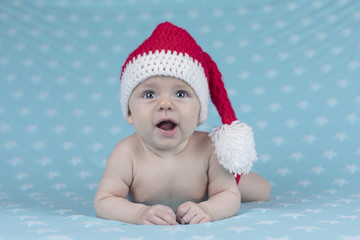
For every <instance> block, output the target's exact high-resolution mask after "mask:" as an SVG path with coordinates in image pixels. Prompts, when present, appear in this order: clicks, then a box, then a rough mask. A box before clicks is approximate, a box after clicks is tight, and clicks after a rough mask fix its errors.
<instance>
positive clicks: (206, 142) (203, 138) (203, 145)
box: [193, 131, 214, 154]
mask: <svg viewBox="0 0 360 240" xmlns="http://www.w3.org/2000/svg"><path fill="white" fill-rule="evenodd" d="M193 144H194V146H195V147H196V148H197V149H201V150H206V151H208V152H209V153H210V154H212V153H213V152H214V148H213V144H212V141H211V139H210V137H209V133H207V132H198V131H196V132H194V134H193Z"/></svg>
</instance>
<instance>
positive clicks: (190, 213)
mask: <svg viewBox="0 0 360 240" xmlns="http://www.w3.org/2000/svg"><path fill="white" fill-rule="evenodd" d="M196 215H197V211H196V210H195V209H193V208H190V210H189V211H188V212H187V213H186V214H185V215H184V216H183V217H182V221H183V222H184V223H185V224H190V223H191V221H192V220H193V218H194V217H195V216H196Z"/></svg>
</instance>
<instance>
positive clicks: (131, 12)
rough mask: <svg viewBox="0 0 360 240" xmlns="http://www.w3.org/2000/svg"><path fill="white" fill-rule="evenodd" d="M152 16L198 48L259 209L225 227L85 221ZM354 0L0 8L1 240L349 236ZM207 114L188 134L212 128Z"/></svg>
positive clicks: (359, 209) (357, 55) (357, 172)
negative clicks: (242, 139) (249, 146)
mask: <svg viewBox="0 0 360 240" xmlns="http://www.w3.org/2000/svg"><path fill="white" fill-rule="evenodd" d="M163 21H171V22H173V23H174V24H176V25H179V26H182V27H184V28H186V29H187V30H188V31H189V32H190V33H191V34H192V35H193V36H194V38H195V39H196V40H197V41H198V43H199V45H201V46H202V48H203V49H204V50H205V51H207V52H209V54H210V55H211V56H212V57H213V59H214V60H215V61H216V62H217V64H218V66H219V68H220V70H221V72H222V73H223V77H224V82H225V85H226V87H227V89H228V93H229V96H230V98H231V101H232V103H233V106H234V108H235V111H236V113H237V116H238V118H239V120H240V121H244V122H246V123H248V124H249V125H251V126H253V129H254V132H255V139H256V143H257V151H258V155H259V159H258V161H257V162H256V163H255V165H254V171H256V172H257V173H259V174H260V175H262V176H264V177H265V178H267V179H268V180H269V181H270V182H271V184H272V187H273V192H272V197H271V200H270V201H269V202H258V203H246V204H242V206H241V210H240V211H239V213H238V214H237V215H236V216H234V217H232V218H229V219H225V220H221V221H217V222H213V223H209V224H199V225H191V226H190V225H181V226H176V227H172V226H170V227H166V226H136V225H131V224H125V223H121V222H116V221H107V220H103V219H99V218H97V217H96V216H95V213H94V210H93V197H94V195H95V192H96V189H97V184H98V182H99V180H100V177H101V175H102V172H103V169H104V165H105V162H106V159H107V157H108V155H109V154H110V152H111V150H112V148H113V147H114V146H115V144H116V143H117V142H118V141H119V140H120V139H122V138H124V137H125V136H128V135H130V134H132V133H133V131H134V130H133V129H132V127H131V126H130V125H128V124H127V123H126V121H125V120H124V119H123V118H122V116H121V109H120V103H119V88H120V87H119V86H120V82H119V75H120V71H121V65H122V63H123V62H124V61H125V58H126V57H127V56H128V54H129V53H130V51H132V50H133V49H134V48H136V47H137V46H138V45H139V44H140V43H141V42H142V41H143V40H144V39H145V38H146V37H148V36H149V34H150V33H151V32H152V30H153V29H154V28H155V26H156V25H157V24H158V23H160V22H163ZM359 26H360V1H356V0H337V1H331V0H304V1H286V0H279V1H271V0H265V1H251V0H245V1H230V0H225V1H210V0H209V1H189V0H182V1H163V0H158V1H145V0H144V1H141V0H138V1H112V0H107V1H93V0H82V1H67V0H59V1H42V0H38V1H30V0H9V1H2V2H1V3H0V30H1V31H0V222H1V224H0V239H1V240H2V239H49V240H72V239H121V240H128V239H137V240H140V239H141V240H144V239H195V240H199V239H207V240H213V239H265V240H271V239H282V240H287V239H340V240H348V239H351V240H354V239H360V187H359V184H360V78H359V76H360V31H359ZM220 124H221V123H220V119H219V117H218V114H217V112H216V110H215V108H214V107H213V106H210V111H209V117H208V120H207V122H206V123H205V124H204V125H202V126H200V127H199V130H202V131H209V130H211V129H212V128H213V127H214V126H216V125H220Z"/></svg>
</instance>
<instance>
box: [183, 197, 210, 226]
mask: <svg viewBox="0 0 360 240" xmlns="http://www.w3.org/2000/svg"><path fill="white" fill-rule="evenodd" d="M176 219H177V221H178V222H179V223H181V224H194V223H205V222H211V216H210V212H209V210H208V209H206V208H205V207H202V206H201V205H200V204H196V203H193V202H185V203H183V204H181V205H180V206H179V207H178V211H177V213H176Z"/></svg>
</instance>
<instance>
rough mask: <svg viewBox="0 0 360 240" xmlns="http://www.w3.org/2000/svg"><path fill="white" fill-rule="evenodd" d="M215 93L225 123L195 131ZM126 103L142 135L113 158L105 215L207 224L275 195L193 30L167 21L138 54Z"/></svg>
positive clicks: (100, 202) (100, 194) (126, 72)
mask: <svg viewBox="0 0 360 240" xmlns="http://www.w3.org/2000/svg"><path fill="white" fill-rule="evenodd" d="M209 95H210V96H211V99H212V102H213V103H214V105H215V106H216V108H217V110H218V112H219V114H220V116H221V119H222V122H223V126H222V127H218V128H215V129H214V130H213V131H212V132H211V133H210V134H209V133H205V132H198V131H195V129H196V127H197V126H198V125H200V124H202V123H203V122H204V121H205V120H206V117H207V111H208V104H209ZM121 106H122V111H123V115H124V117H125V118H126V119H127V122H128V123H129V124H132V125H133V127H134V128H135V131H136V133H135V134H133V135H131V136H129V137H127V138H125V139H123V140H122V141H120V142H119V143H118V144H117V145H116V147H115V148H114V150H113V152H112V153H111V155H110V157H109V159H108V161H107V163H106V167H105V170H104V174H103V177H102V179H101V181H100V183H99V187H98V191H97V193H96V196H95V200H94V206H95V211H96V214H97V216H99V217H102V218H105V219H112V220H119V221H123V222H128V223H135V224H155V225H176V224H179V223H180V224H193V223H204V222H210V221H216V220H219V219H224V218H228V217H231V216H234V215H235V214H237V213H238V211H239V208H240V203H241V201H266V200H268V199H269V197H270V191H271V188H270V184H269V183H268V182H267V181H266V180H265V179H264V178H262V177H260V176H259V175H257V174H255V173H253V172H251V171H250V169H251V167H252V162H253V161H255V160H256V157H257V156H256V151H255V143H254V138H253V132H252V130H251V128H250V127H249V126H247V125H246V124H245V123H241V122H239V121H238V120H237V119H236V116H235V113H234V110H233V109H232V107H231V104H230V101H229V99H228V97H227V94H226V90H225V87H224V84H223V82H222V77H221V74H220V72H219V70H218V68H217V66H216V64H215V62H214V61H213V60H212V59H211V58H210V56H209V55H208V54H207V53H206V52H204V51H202V49H201V47H200V46H199V45H198V44H197V43H196V41H195V40H194V39H193V38H192V37H191V35H190V34H189V33H188V32H187V31H186V30H184V29H182V28H179V27H177V26H175V25H173V24H171V23H169V22H165V23H162V24H160V25H158V26H157V28H156V29H155V30H154V32H153V33H152V35H151V36H150V37H149V38H148V39H146V40H145V41H144V42H143V43H142V44H141V45H140V46H139V47H138V48H137V49H135V51H134V52H132V53H131V54H130V56H129V57H128V59H127V60H126V62H125V64H124V66H123V68H122V73H121ZM234 176H235V178H234ZM240 193H241V194H240Z"/></svg>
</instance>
